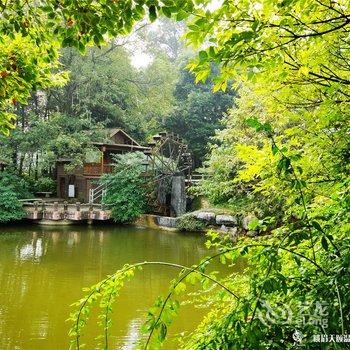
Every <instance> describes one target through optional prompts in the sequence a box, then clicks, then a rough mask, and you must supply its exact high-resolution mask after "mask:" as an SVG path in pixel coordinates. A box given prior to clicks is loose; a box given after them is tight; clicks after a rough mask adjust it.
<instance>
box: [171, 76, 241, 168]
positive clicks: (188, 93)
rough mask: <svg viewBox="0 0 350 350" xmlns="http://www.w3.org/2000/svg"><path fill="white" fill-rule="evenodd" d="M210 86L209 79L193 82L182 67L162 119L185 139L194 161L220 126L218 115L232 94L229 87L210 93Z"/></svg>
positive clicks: (231, 97) (228, 103) (222, 112)
mask: <svg viewBox="0 0 350 350" xmlns="http://www.w3.org/2000/svg"><path fill="white" fill-rule="evenodd" d="M212 89H213V83H212V82H211V81H208V82H207V83H201V84H196V83H195V78H194V77H193V75H192V74H191V73H189V72H188V71H186V70H183V71H182V72H181V78H180V80H179V81H178V83H177V85H176V89H175V93H174V95H175V99H176V100H175V107H174V109H173V111H172V113H170V115H169V116H168V117H167V118H166V119H165V127H166V129H167V130H168V131H171V132H175V133H177V134H179V135H180V136H181V137H183V138H184V139H185V140H186V141H187V142H188V144H189V146H190V149H191V151H192V152H193V154H194V156H195V160H196V165H200V164H201V163H202V161H203V159H204V157H205V155H206V154H207V152H208V143H209V141H210V140H211V137H212V136H214V135H215V131H216V130H218V129H221V128H222V124H221V119H222V118H223V116H224V113H225V112H226V111H227V109H228V108H230V107H232V105H233V99H234V96H235V92H234V91H233V90H230V91H228V92H222V91H221V92H218V93H216V94H213V93H212Z"/></svg>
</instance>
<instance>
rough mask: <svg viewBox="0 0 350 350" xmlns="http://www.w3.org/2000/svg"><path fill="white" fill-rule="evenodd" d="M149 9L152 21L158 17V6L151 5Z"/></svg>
mask: <svg viewBox="0 0 350 350" xmlns="http://www.w3.org/2000/svg"><path fill="white" fill-rule="evenodd" d="M148 11H149V19H150V21H151V22H154V21H155V20H156V19H157V8H156V7H155V5H151V6H150V7H149V9H148Z"/></svg>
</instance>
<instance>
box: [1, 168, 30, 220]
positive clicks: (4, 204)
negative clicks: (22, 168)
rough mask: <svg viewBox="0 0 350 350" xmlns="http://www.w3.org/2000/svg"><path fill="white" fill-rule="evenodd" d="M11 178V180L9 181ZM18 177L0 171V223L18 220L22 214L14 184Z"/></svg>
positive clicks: (18, 194)
mask: <svg viewBox="0 0 350 350" xmlns="http://www.w3.org/2000/svg"><path fill="white" fill-rule="evenodd" d="M11 179H12V181H11ZM17 180H18V178H17V177H15V176H12V175H11V174H8V173H0V189H1V191H0V223H7V222H10V221H16V220H20V219H22V218H23V216H24V211H23V209H22V205H21V203H20V201H19V198H20V193H18V192H17V191H16V188H15V185H14V184H16V182H17Z"/></svg>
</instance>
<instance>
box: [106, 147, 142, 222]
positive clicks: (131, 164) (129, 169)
mask: <svg viewBox="0 0 350 350" xmlns="http://www.w3.org/2000/svg"><path fill="white" fill-rule="evenodd" d="M143 161H144V155H143V154H142V153H134V154H126V155H118V156H117V157H116V158H115V167H114V171H113V173H111V174H106V175H104V176H103V178H102V179H101V184H103V185H105V186H106V189H107V192H106V195H105V196H104V198H103V201H102V202H103V204H106V205H108V206H109V207H110V208H111V211H112V215H111V216H112V218H113V220H114V221H115V222H120V223H124V222H130V221H132V220H134V219H135V218H137V217H138V216H139V215H140V214H142V213H143V212H144V211H145V210H146V206H147V205H146V203H147V198H146V186H145V179H144V177H143V176H142V172H143V167H142V162H143Z"/></svg>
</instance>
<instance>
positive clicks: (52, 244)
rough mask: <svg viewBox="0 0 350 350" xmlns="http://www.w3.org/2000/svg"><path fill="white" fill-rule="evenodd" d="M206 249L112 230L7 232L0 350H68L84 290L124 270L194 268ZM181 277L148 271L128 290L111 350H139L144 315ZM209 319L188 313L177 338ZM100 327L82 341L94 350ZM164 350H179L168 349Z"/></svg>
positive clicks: (0, 262) (189, 309) (1, 266)
mask: <svg viewBox="0 0 350 350" xmlns="http://www.w3.org/2000/svg"><path fill="white" fill-rule="evenodd" d="M0 230H1V229H0ZM2 230H3V229H2ZM203 243H204V238H203V237H201V236H199V235H190V234H186V235H185V234H176V233H171V232H158V231H154V230H153V231H152V230H143V229H136V228H128V227H114V226H102V227H101V226H97V227H79V226H74V227H61V228H59V227H55V228H53V227H38V226H33V227H28V228H23V227H19V228H15V227H14V228H11V229H7V232H1V233H0V250H1V254H0V349H1V350H13V349H19V350H44V349H45V350H47V349H50V350H62V349H68V347H69V339H68V336H67V334H68V329H69V324H68V323H67V322H65V320H66V319H67V318H68V316H69V313H70V312H71V311H72V309H71V308H70V307H69V305H70V304H71V303H73V302H75V301H76V300H78V299H80V298H81V297H82V295H83V294H82V291H81V290H82V288H83V287H86V286H90V285H92V284H95V283H97V282H98V281H99V280H101V279H102V278H104V277H105V276H106V275H108V274H111V273H113V272H115V271H116V270H117V269H120V268H121V267H122V266H123V265H124V264H126V263H133V262H139V261H145V260H148V261H169V262H174V263H179V264H183V265H188V266H190V265H192V264H194V263H196V262H198V261H199V260H200V259H201V258H202V257H204V256H206V255H208V251H207V250H206V249H205V247H204V244H203ZM214 268H215V270H220V269H221V271H222V270H223V267H222V266H214ZM177 273H178V271H173V270H172V269H169V268H167V267H161V266H154V267H148V268H145V269H144V270H142V271H140V272H138V274H137V275H136V277H135V278H134V279H133V280H132V281H130V282H129V283H128V284H126V285H125V287H124V288H123V290H122V291H121V293H120V296H119V298H118V301H117V304H116V307H115V311H114V313H113V317H114V319H113V326H112V330H111V333H112V334H113V337H112V338H111V348H113V349H122V350H129V349H132V348H133V346H134V344H135V342H137V340H138V337H139V329H140V326H141V324H142V320H143V315H144V313H145V310H146V309H147V308H148V307H150V306H151V305H152V304H153V302H154V300H155V298H156V297H157V295H159V294H160V293H163V294H164V293H165V292H166V291H167V288H168V284H169V281H170V280H171V279H172V278H174V277H175V276H176V274H177ZM203 312H204V311H203V310H198V309H195V308H194V307H193V306H192V305H186V306H184V307H183V310H182V311H181V315H182V317H180V318H179V319H178V320H176V322H175V323H174V326H173V327H172V329H173V334H175V333H179V332H181V331H189V330H192V329H193V328H194V327H195V325H196V324H197V322H198V320H199V319H200V317H201V316H202V315H203ZM94 322H95V320H94V319H92V322H91V324H90V325H89V327H88V328H87V330H86V332H85V335H84V341H85V342H86V343H88V344H89V345H88V346H87V347H86V349H88V350H89V349H95V345H96V341H95V340H94V338H95V337H96V336H97V335H98V334H99V333H101V330H99V329H97V328H98V327H96V324H94ZM166 349H167V350H172V349H176V346H175V345H173V344H169V345H167V346H166Z"/></svg>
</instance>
